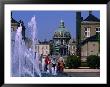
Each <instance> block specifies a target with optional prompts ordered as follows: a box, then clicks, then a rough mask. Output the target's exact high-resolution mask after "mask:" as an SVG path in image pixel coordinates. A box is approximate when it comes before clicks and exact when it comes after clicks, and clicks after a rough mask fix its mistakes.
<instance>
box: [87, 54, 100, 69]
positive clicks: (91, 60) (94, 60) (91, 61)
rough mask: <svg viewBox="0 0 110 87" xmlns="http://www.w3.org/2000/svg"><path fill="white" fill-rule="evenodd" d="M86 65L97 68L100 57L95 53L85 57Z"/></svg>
mask: <svg viewBox="0 0 110 87" xmlns="http://www.w3.org/2000/svg"><path fill="white" fill-rule="evenodd" d="M87 65H88V66H89V67H90V68H99V67H100V57H99V56H96V55H90V56H88V57H87Z"/></svg>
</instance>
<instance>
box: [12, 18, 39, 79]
mask: <svg viewBox="0 0 110 87" xmlns="http://www.w3.org/2000/svg"><path fill="white" fill-rule="evenodd" d="M28 26H29V28H30V29H32V48H29V49H28V48H27V47H26V45H25V42H24V40H22V34H21V32H22V26H21V25H20V27H18V29H17V31H16V34H15V42H14V45H12V54H11V55H12V63H11V64H12V68H11V69H12V70H11V71H12V72H11V73H12V76H15V77H21V76H32V77H33V76H35V75H36V74H37V76H41V72H40V69H39V57H38V53H35V35H36V29H37V28H36V20H35V16H34V17H32V19H31V21H30V22H29V23H28Z"/></svg>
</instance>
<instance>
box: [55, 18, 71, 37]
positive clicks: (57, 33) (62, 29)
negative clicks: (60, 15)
mask: <svg viewBox="0 0 110 87" xmlns="http://www.w3.org/2000/svg"><path fill="white" fill-rule="evenodd" d="M57 37H58V38H70V37H71V35H70V33H69V31H68V29H66V28H65V25H64V21H63V20H61V21H60V26H59V28H58V29H57V30H56V31H55V33H54V38H57Z"/></svg>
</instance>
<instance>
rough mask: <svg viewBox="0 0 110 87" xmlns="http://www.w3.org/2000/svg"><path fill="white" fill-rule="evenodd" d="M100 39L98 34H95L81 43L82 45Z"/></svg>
mask: <svg viewBox="0 0 110 87" xmlns="http://www.w3.org/2000/svg"><path fill="white" fill-rule="evenodd" d="M93 41H98V35H93V36H91V37H89V38H87V39H85V40H84V41H82V42H81V43H80V45H84V44H85V43H87V42H93Z"/></svg>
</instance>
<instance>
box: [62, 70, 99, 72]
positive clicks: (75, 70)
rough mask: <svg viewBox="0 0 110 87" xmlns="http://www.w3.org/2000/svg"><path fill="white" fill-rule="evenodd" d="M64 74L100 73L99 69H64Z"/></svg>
mask: <svg viewBox="0 0 110 87" xmlns="http://www.w3.org/2000/svg"><path fill="white" fill-rule="evenodd" d="M64 72H100V69H64Z"/></svg>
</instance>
